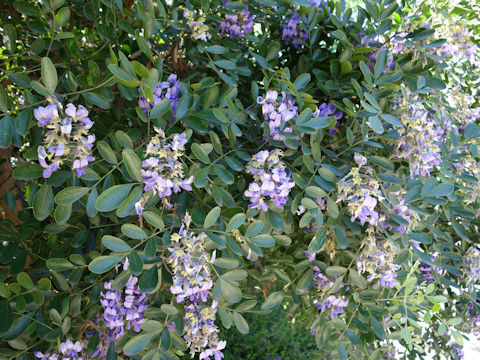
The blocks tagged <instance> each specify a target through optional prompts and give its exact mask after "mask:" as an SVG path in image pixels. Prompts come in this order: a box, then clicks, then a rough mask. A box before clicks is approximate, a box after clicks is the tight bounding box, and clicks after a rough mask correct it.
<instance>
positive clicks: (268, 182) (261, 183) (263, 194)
mask: <svg viewBox="0 0 480 360" xmlns="http://www.w3.org/2000/svg"><path fill="white" fill-rule="evenodd" d="M281 156H283V151H281V150H278V149H277V150H272V151H270V152H269V151H268V150H263V151H260V152H258V153H257V154H255V155H254V156H253V157H252V160H251V161H250V162H249V163H248V165H247V173H249V174H251V175H253V179H254V181H253V182H252V183H250V185H249V187H248V189H247V190H246V191H245V196H247V197H249V198H250V205H248V207H249V208H254V209H259V210H260V209H261V210H263V211H267V210H268V204H267V203H266V201H265V200H266V198H267V197H268V198H270V199H273V202H274V203H275V205H277V206H278V207H279V208H280V209H283V206H284V205H285V204H286V202H287V200H288V194H289V193H290V189H291V188H293V187H294V186H295V182H294V181H293V180H291V174H290V173H287V172H286V171H285V165H284V163H283V162H282V161H281V160H280V157H281Z"/></svg>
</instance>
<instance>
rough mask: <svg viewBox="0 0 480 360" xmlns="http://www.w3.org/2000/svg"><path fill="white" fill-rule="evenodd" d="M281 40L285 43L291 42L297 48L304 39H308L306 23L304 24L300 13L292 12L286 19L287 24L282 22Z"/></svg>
mask: <svg viewBox="0 0 480 360" xmlns="http://www.w3.org/2000/svg"><path fill="white" fill-rule="evenodd" d="M281 28H282V41H283V42H284V43H285V45H290V44H292V45H293V46H294V47H295V48H299V47H300V46H301V45H302V44H303V43H304V42H305V41H306V40H308V39H309V35H308V30H307V28H308V25H307V24H305V23H304V22H303V21H302V19H301V18H300V15H298V14H297V13H294V14H293V15H292V17H291V18H290V19H289V20H288V23H287V25H285V24H282V25H281Z"/></svg>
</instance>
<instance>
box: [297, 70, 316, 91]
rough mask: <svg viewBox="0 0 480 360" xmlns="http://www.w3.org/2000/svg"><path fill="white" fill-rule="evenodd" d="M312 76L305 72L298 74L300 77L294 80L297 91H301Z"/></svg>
mask: <svg viewBox="0 0 480 360" xmlns="http://www.w3.org/2000/svg"><path fill="white" fill-rule="evenodd" d="M311 78H312V77H311V75H310V74H309V73H303V74H300V75H298V77H297V78H296V79H295V81H294V82H293V87H294V88H295V91H299V90H301V89H303V88H304V87H305V86H307V84H308V83H309V81H310V79H311Z"/></svg>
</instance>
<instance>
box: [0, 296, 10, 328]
mask: <svg viewBox="0 0 480 360" xmlns="http://www.w3.org/2000/svg"><path fill="white" fill-rule="evenodd" d="M0 319H2V321H0V334H3V333H4V332H6V331H7V330H8V329H9V328H10V326H11V325H12V322H13V311H12V308H11V307H10V302H9V301H8V300H5V299H0Z"/></svg>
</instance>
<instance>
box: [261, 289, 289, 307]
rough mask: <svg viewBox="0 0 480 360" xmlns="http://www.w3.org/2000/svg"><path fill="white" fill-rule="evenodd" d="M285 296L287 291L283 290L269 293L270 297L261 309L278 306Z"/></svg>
mask: <svg viewBox="0 0 480 360" xmlns="http://www.w3.org/2000/svg"><path fill="white" fill-rule="evenodd" d="M284 297H285V293H284V292H283V291H277V292H274V293H271V294H270V295H268V297H267V298H266V299H265V301H264V302H263V304H262V306H261V309H262V310H272V309H275V308H276V307H278V306H279V305H280V304H281V303H282V301H283V298H284Z"/></svg>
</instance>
